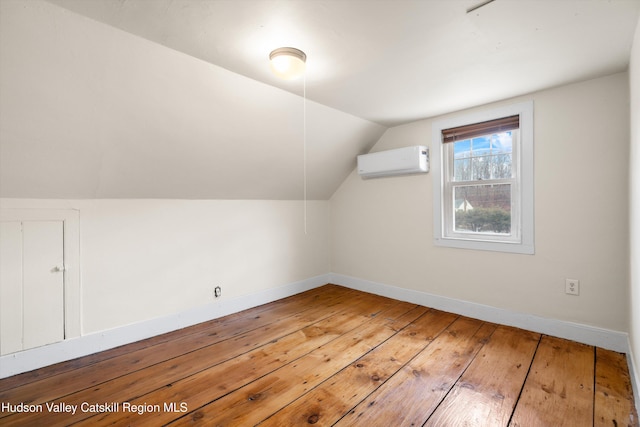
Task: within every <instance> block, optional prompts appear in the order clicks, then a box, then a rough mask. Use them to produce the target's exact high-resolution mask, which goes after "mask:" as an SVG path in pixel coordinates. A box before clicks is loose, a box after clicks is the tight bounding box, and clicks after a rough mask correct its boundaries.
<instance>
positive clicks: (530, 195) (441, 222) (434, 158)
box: [431, 101, 535, 254]
mask: <svg viewBox="0 0 640 427" xmlns="http://www.w3.org/2000/svg"><path fill="white" fill-rule="evenodd" d="M516 114H517V115H519V116H520V131H519V132H518V138H517V139H516V140H514V151H513V157H512V162H513V163H514V164H515V173H514V179H513V181H512V182H511V184H512V185H515V186H516V187H515V188H512V212H511V214H512V233H511V235H510V236H504V237H501V236H489V235H487V234H477V235H476V234H472V233H455V232H453V213H452V209H453V206H452V202H451V200H452V199H453V196H452V191H453V188H455V186H454V185H450V184H448V183H447V179H446V178H445V176H446V175H445V174H446V173H448V171H449V165H447V164H445V160H446V159H447V155H446V154H445V150H450V147H448V144H443V143H442V131H443V130H444V129H449V128H453V127H458V126H465V125H469V124H473V123H481V122H486V121H489V120H495V119H499V118H502V117H509V116H513V115H516ZM431 141H432V142H433V143H432V146H431V172H432V176H433V235H434V236H433V237H434V244H435V245H436V246H445V247H452V248H462V249H475V250H487V251H498V252H511V253H519V254H533V253H534V252H535V247H534V181H533V167H534V163H533V156H534V150H533V101H527V102H522V103H518V104H511V105H507V106H503V107H497V108H492V109H489V110H483V111H477V112H473V113H468V114H463V115H460V116H455V117H449V118H446V119H442V120H437V121H435V122H434V123H433V125H432V138H431ZM518 142H519V143H518ZM487 183H488V184H489V183H499V182H487ZM445 198H446V199H445ZM449 199H451V200H449ZM446 219H449V221H446Z"/></svg>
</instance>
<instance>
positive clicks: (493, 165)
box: [453, 131, 517, 182]
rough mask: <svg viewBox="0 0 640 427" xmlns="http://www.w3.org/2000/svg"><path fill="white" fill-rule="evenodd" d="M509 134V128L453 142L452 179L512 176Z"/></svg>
mask: <svg viewBox="0 0 640 427" xmlns="http://www.w3.org/2000/svg"><path fill="white" fill-rule="evenodd" d="M516 132H517V131H516ZM512 135H513V134H512V131H509V132H502V133H496V134H492V135H484V136H481V137H477V138H473V139H467V140H464V141H458V142H454V143H453V157H454V160H453V169H454V170H453V180H454V181H457V182H460V181H480V180H482V181H485V180H488V179H504V178H511V175H512V170H511V160H512V156H511V153H512V144H513V136H512Z"/></svg>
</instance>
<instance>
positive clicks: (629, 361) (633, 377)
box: [626, 340, 640, 408]
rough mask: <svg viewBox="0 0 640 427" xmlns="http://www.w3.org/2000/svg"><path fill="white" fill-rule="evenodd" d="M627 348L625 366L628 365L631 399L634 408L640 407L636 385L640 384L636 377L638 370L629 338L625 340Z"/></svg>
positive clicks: (639, 393) (639, 397)
mask: <svg viewBox="0 0 640 427" xmlns="http://www.w3.org/2000/svg"><path fill="white" fill-rule="evenodd" d="M627 346H628V347H629V350H628V351H627V352H626V353H627V366H628V367H629V377H630V379H631V388H632V389H633V399H634V403H635V405H636V408H640V390H639V387H638V385H639V384H640V378H638V373H639V372H638V370H637V369H636V368H637V367H636V364H635V362H634V360H635V358H634V357H633V347H632V346H631V340H629V341H628V342H627Z"/></svg>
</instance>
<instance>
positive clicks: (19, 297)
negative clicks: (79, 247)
mask: <svg viewBox="0 0 640 427" xmlns="http://www.w3.org/2000/svg"><path fill="white" fill-rule="evenodd" d="M63 233H64V222H63V221H60V220H57V221H3V222H0V235H1V236H2V238H1V239H0V354H1V355H5V354H9V353H14V352H17V351H21V350H27V349H30V348H35V347H40V346H43V345H46V344H51V343H54V342H58V341H62V340H64V325H65V322H64V234H63Z"/></svg>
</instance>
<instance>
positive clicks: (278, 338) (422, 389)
mask: <svg viewBox="0 0 640 427" xmlns="http://www.w3.org/2000/svg"><path fill="white" fill-rule="evenodd" d="M0 405H2V411H1V412H0V425H2V426H66V425H77V426H103V425H115V426H129V425H132V426H162V425H170V426H182V425H192V424H197V425H213V426H253V425H260V426H279V427H280V426H308V425H319V426H367V427H371V426H383V427H388V426H422V425H425V426H482V427H486V426H513V427H515V426H523V427H534V426H551V427H559V426H576V427H584V426H638V422H637V416H636V411H635V407H634V404H633V395H632V391H631V385H630V379H629V372H628V369H627V363H626V359H625V355H624V354H619V353H615V352H612V351H608V350H604V349H601V348H597V347H592V346H588V345H584V344H579V343H576V342H572V341H567V340H563V339H559V338H554V337H551V336H546V335H541V334H538V333H534V332H529V331H524V330H521V329H516V328H511V327H506V326H501V325H497V324H492V323H487V322H482V321H479V320H475V319H471V318H468V317H463V316H458V315H454V314H451V313H445V312H442V311H438V310H434V309H430V308H427V307H422V306H418V305H415V304H410V303H406V302H400V301H396V300H392V299H389V298H384V297H380V296H376V295H372V294H368V293H364V292H359V291H354V290H350V289H346V288H343V287H340V286H335V285H326V286H323V287H320V288H317V289H314V290H311V291H308V292H304V293H302V294H299V295H295V296H292V297H289V298H285V299H282V300H279V301H275V302H273V303H270V304H266V305H263V306H260V307H256V308H253V309H250V310H246V311H243V312H240V313H236V314H233V315H230V316H226V317H224V318H220V319H216V320H212V321H209V322H206V323H202V324H199V325H195V326H192V327H189V328H185V329H182V330H179V331H175V332H171V333H168V334H164V335H161V336H157V337H154V338H150V339H147V340H144V341H140V342H137V343H133V344H129V345H126V346H122V347H118V348H115V349H112V350H108V351H104V352H101V353H97V354H94V355H91V356H87V357H83V358H79V359H75V360H72V361H69V362H64V363H60V364H58V365H54V366H51V367H47V368H43V369H39V370H36V371H32V372H28V373H25V374H21V375H16V376H14V377H10V378H6V379H3V380H0ZM26 409H30V410H33V412H17V411H25V410H26ZM74 410H75V413H73V412H74Z"/></svg>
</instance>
